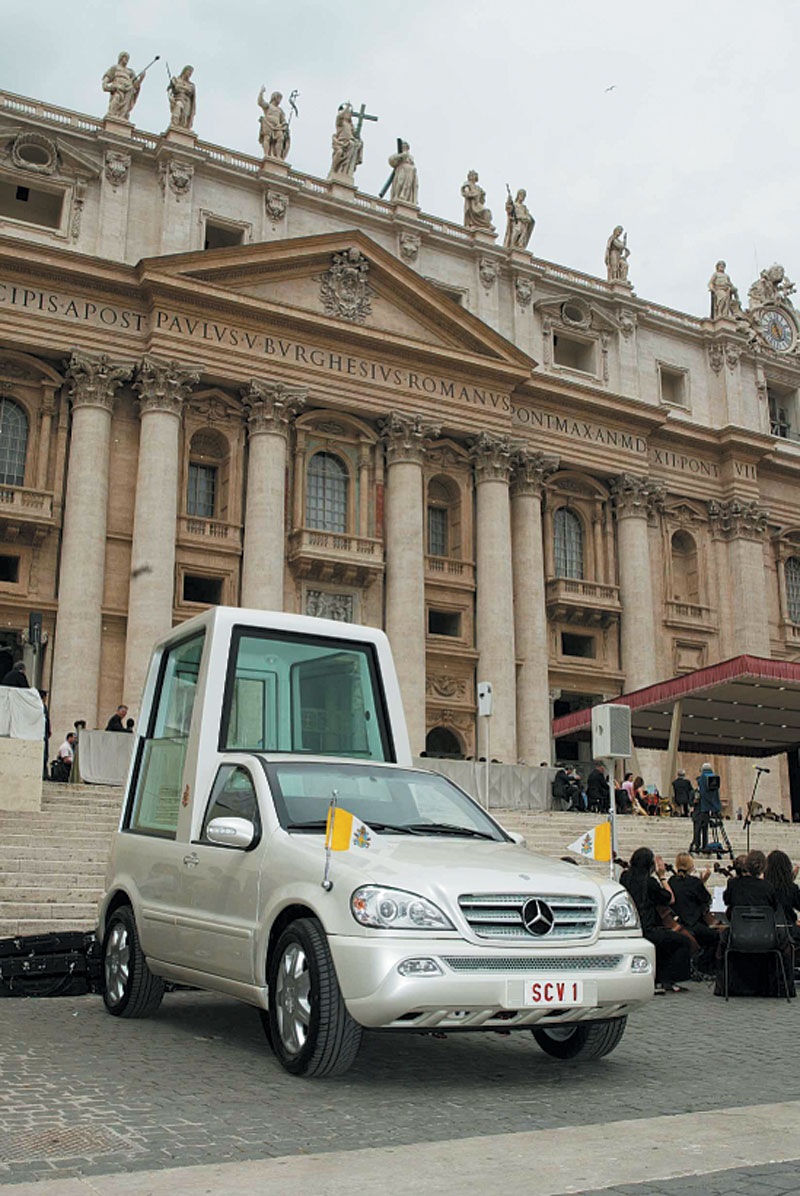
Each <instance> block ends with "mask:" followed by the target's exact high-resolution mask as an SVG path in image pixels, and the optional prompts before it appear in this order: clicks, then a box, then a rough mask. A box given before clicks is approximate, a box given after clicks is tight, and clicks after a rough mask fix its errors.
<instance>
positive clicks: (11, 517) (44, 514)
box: [0, 483, 54, 544]
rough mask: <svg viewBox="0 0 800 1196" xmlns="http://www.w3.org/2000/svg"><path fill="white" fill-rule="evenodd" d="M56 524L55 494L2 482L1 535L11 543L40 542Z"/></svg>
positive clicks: (0, 503) (0, 491) (0, 492)
mask: <svg viewBox="0 0 800 1196" xmlns="http://www.w3.org/2000/svg"><path fill="white" fill-rule="evenodd" d="M53 526H54V523H53V496H52V494H50V493H49V492H48V491H47V490H28V489H27V488H26V487H25V486H7V485H5V484H4V483H0V536H2V538H3V539H4V540H5V542H6V543H7V544H8V543H13V542H14V541H19V542H20V543H24V544H31V543H38V542H39V541H41V540H42V539H44V537H45V536H46V535H47V533H48V532H49V531H50V529H51V528H52V527H53Z"/></svg>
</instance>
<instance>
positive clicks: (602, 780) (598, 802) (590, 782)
mask: <svg viewBox="0 0 800 1196" xmlns="http://www.w3.org/2000/svg"><path fill="white" fill-rule="evenodd" d="M586 799H587V802H588V805H589V809H590V810H591V811H592V813H594V814H605V813H607V812H608V802H609V788H608V777H607V775H606V766H605V764H603V762H602V761H601V760H598V761H597V763H596V764H595V766H594V768H593V769H592V771H591V772H590V773H589V776H588V777H587V778H586Z"/></svg>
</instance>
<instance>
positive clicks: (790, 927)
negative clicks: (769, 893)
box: [764, 851, 800, 951]
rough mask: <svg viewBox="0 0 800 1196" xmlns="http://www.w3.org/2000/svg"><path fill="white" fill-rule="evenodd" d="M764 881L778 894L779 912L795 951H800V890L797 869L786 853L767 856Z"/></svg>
mask: <svg viewBox="0 0 800 1196" xmlns="http://www.w3.org/2000/svg"><path fill="white" fill-rule="evenodd" d="M764 880H766V881H768V882H769V884H771V885H772V887H773V889H774V890H775V892H776V893H777V894H778V904H779V907H780V908H779V910H778V912H779V913H781V911H782V912H783V917H784V919H785V922H786V929H787V931H788V934H789V938H790V939H791V942H792V946H793V947H794V949H795V951H800V926H798V924H797V914H798V912H799V911H800V888H798V885H797V869H796V868H793V867H792V861H791V860H790V859H789V857H788V855H787V854H786V852H785V851H771V852H770V853H769V855H768V856H767V865H766V867H765V869H764Z"/></svg>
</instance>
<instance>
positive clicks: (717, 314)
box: [708, 261, 742, 320]
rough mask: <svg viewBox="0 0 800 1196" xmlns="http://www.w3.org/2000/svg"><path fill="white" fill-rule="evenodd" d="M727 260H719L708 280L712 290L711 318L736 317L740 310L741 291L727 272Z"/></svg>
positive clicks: (709, 287) (727, 318) (728, 318)
mask: <svg viewBox="0 0 800 1196" xmlns="http://www.w3.org/2000/svg"><path fill="white" fill-rule="evenodd" d="M725 271H726V266H725V262H721V261H720V262H717V264H716V266H715V267H714V273H713V274H712V275H711V277H710V279H709V280H708V289H709V291H710V292H711V319H712V320H721V319H726V320H730V319H734V318H735V317H736V316H737V315H738V314H739V313H740V312H741V310H742V309H741V306H740V304H739V292H738V291H737V290H736V287H735V286H734V285H733V283H732V282H731V280H730V277H729V276H728V274H726V272H725Z"/></svg>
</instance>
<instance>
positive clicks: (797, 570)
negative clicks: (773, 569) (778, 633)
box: [786, 556, 800, 623]
mask: <svg viewBox="0 0 800 1196" xmlns="http://www.w3.org/2000/svg"><path fill="white" fill-rule="evenodd" d="M786 604H787V606H788V608H789V621H790V623H800V557H796V556H790V557H789V559H788V560H787V562H786Z"/></svg>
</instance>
